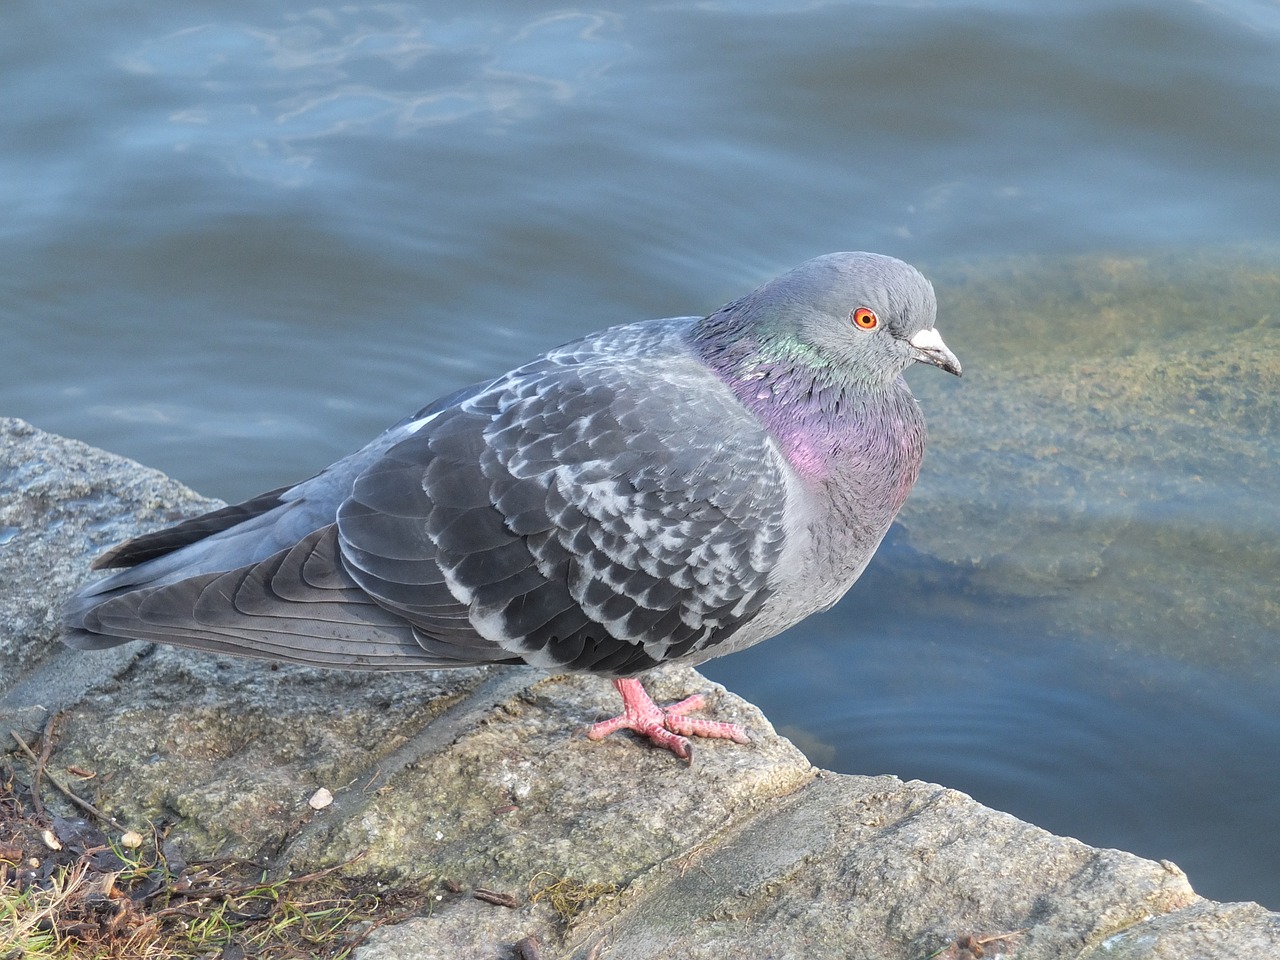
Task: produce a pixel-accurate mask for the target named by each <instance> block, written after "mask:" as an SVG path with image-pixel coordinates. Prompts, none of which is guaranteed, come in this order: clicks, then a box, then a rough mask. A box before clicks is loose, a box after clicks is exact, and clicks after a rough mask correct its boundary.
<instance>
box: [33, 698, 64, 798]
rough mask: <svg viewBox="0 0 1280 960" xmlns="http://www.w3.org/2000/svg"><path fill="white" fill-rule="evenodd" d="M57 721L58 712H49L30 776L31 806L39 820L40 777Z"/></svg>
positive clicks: (51, 746)
mask: <svg viewBox="0 0 1280 960" xmlns="http://www.w3.org/2000/svg"><path fill="white" fill-rule="evenodd" d="M57 722H58V714H56V713H51V714H49V719H48V720H47V721H46V722H45V725H44V733H42V734H40V759H39V760H37V761H36V769H35V773H34V774H32V777H31V806H32V807H34V808H35V811H36V817H37V818H39V819H41V820H43V819H44V802H43V801H42V800H41V799H40V778H41V777H43V776H44V768H45V766H46V765H47V764H48V763H49V754H51V753H52V752H53V725H54V724H55V723H57Z"/></svg>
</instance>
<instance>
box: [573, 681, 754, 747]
mask: <svg viewBox="0 0 1280 960" xmlns="http://www.w3.org/2000/svg"><path fill="white" fill-rule="evenodd" d="M613 686H614V688H615V689H616V690H617V691H618V693H620V694H622V713H620V714H619V715H618V716H616V717H613V718H611V719H609V720H601V721H600V722H599V723H597V724H595V725H594V726H592V727H591V729H590V730H588V731H587V739H588V740H603V739H604V738H605V737H607V736H608V735H609V734H611V733H613V732H614V731H616V730H634V731H635V732H636V733H638V734H640V736H642V737H648V738H649V740H650V741H652V742H653V743H654V744H656V745H657V746H659V747H662V748H663V749H664V750H670V751H671V752H672V753H674V754H675V755H676V756H677V757H679V758H680V759H681V760H688V759H689V757H690V756H691V755H692V753H693V748H692V747H691V746H690V744H689V741H688V740H686V739H685V737H711V738H714V739H717V740H732V741H733V742H734V743H750V741H749V740H748V739H747V734H746V732H745V731H743V729H742V728H741V727H740V726H738V725H737V724H736V723H720V722H718V721H715V720H699V719H696V718H692V717H686V716H685V714H686V713H688V712H689V711H691V710H697V709H698V708H700V707H701V706H702V705H703V704H704V703H705V702H706V701H705V699H704V698H703V696H702V695H701V694H694V695H693V696H692V697H685V698H684V699H683V700H681V701H680V702H679V703H673V704H671V706H669V707H660V706H658V705H657V704H656V703H654V702H653V700H652V699H651V698H650V697H649V694H648V693H646V692H645V689H644V685H643V684H641V683H640V681H639V680H636V679H635V678H634V677H630V678H628V679H625V680H615V681H613ZM682 734H683V736H682Z"/></svg>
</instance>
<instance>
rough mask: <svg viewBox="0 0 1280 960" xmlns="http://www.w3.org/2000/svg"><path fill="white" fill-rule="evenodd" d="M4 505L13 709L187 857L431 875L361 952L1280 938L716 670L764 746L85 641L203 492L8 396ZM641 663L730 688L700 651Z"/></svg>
mask: <svg viewBox="0 0 1280 960" xmlns="http://www.w3.org/2000/svg"><path fill="white" fill-rule="evenodd" d="M0 504H3V506H2V507H0V511H2V512H0V528H4V529H11V530H16V532H15V533H13V535H12V536H9V537H8V539H7V540H4V542H0V575H3V576H4V577H5V578H6V583H7V584H8V589H7V591H6V593H5V594H4V597H3V599H2V600H0V603H3V606H2V607H0V615H2V616H3V619H2V620H0V677H3V685H2V686H0V723H7V724H9V725H10V726H13V727H14V728H15V729H18V728H21V729H25V730H27V731H29V732H35V731H38V730H39V729H41V728H42V727H43V725H44V722H45V719H46V717H47V712H48V710H49V709H63V710H65V711H66V713H65V716H64V718H63V720H62V722H61V724H60V726H59V734H58V739H57V744H56V749H55V753H54V761H55V762H56V763H57V764H59V765H61V766H64V767H65V766H74V767H77V768H85V769H91V770H93V771H94V772H95V773H96V774H97V775H96V776H95V777H94V778H93V779H92V780H90V781H86V782H85V783H84V784H82V785H81V787H80V788H79V789H82V790H92V791H94V792H93V794H92V796H90V797H89V798H88V799H90V800H92V802H94V803H95V804H96V805H98V806H99V807H100V808H102V809H104V810H105V811H107V812H108V813H110V814H112V815H114V816H115V817H116V818H117V819H118V820H119V821H120V823H121V824H122V826H131V827H141V826H142V825H143V824H144V823H145V822H146V821H152V822H163V823H167V824H170V825H171V826H172V833H171V835H170V838H171V840H176V841H178V842H179V843H180V844H181V846H182V847H183V851H184V853H185V854H186V855H188V856H190V857H209V856H214V855H229V854H230V855H236V856H246V857H256V858H258V859H259V860H260V861H261V862H262V863H263V864H264V865H265V866H267V867H268V868H270V869H272V870H274V871H276V872H281V873H282V872H284V871H286V870H295V871H297V870H310V869H315V868H319V867H325V866H332V865H335V864H343V863H346V862H347V861H349V860H350V859H351V858H352V857H354V856H355V855H356V854H362V856H361V858H360V859H359V860H358V861H355V862H353V863H350V864H348V865H347V866H346V867H345V868H344V869H345V870H347V871H348V872H349V873H358V874H360V875H366V876H368V877H370V878H371V879H378V880H381V881H384V882H386V883H391V884H401V885H411V886H415V887H418V888H422V889H429V890H436V891H440V892H439V894H438V901H437V902H436V903H435V904H434V908H433V909H432V911H431V915H430V916H426V917H420V918H418V919H415V920H412V921H409V922H407V923H403V924H400V925H398V926H395V927H383V928H380V929H378V930H376V931H374V933H373V934H372V935H371V936H370V938H369V939H368V940H367V941H366V942H365V944H364V945H363V946H361V947H360V948H359V950H358V952H357V954H356V956H357V957H358V958H359V960H398V958H409V957H413V958H424V960H431V958H437V957H439V958H446V957H447V958H456V957H460V956H493V957H499V956H511V955H514V951H515V950H516V944H518V943H521V942H523V943H525V944H526V946H525V947H522V948H521V949H522V950H525V952H526V953H527V952H528V950H529V949H535V950H538V951H540V953H541V955H542V956H546V957H555V958H561V957H573V958H578V960H586V958H588V957H590V956H597V957H607V958H609V960H617V958H637V960H638V958H658V957H670V956H681V955H682V956H685V957H688V958H691V960H698V958H711V957H715V958H721V957H724V956H726V955H743V956H753V957H789V956H797V957H798V956H803V957H817V958H823V957H832V958H835V957H841V958H843V957H850V956H868V957H876V958H884V960H896V958H901V960H917V958H921V957H928V956H931V955H937V956H939V957H948V958H950V957H960V956H963V955H966V954H967V955H973V954H972V950H971V949H970V947H971V946H974V945H981V944H983V943H986V944H987V945H988V949H987V951H986V952H987V955H988V956H993V955H997V954H1000V953H1003V955H1013V956H1017V957H1018V958H1020V960H1025V958H1059V957H1062V958H1066V957H1090V958H1093V957H1097V958H1101V957H1103V956H1106V957H1125V958H1129V957H1133V958H1141V960H1147V958H1152V960H1166V958H1174V957H1187V958H1190V957H1199V956H1204V955H1209V954H1211V955H1212V956H1214V957H1215V958H1224V957H1237V956H1238V957H1258V956H1265V955H1276V954H1278V953H1280V917H1278V916H1277V915H1276V914H1272V913H1268V912H1267V911H1265V910H1262V908H1260V907H1257V906H1256V905H1251V904H1234V905H1223V904H1214V903H1211V902H1209V901H1205V900H1203V899H1201V898H1200V897H1198V896H1196V894H1195V893H1194V892H1193V891H1192V889H1191V887H1190V886H1189V884H1188V882H1187V879H1186V877H1185V876H1183V874H1182V873H1181V871H1179V870H1178V869H1177V868H1176V867H1174V866H1173V865H1172V864H1158V863H1152V862H1150V861H1147V860H1143V859H1140V858H1138V857H1135V856H1133V855H1130V854H1127V853H1122V852H1119V851H1114V850H1096V849H1093V848H1090V847H1088V846H1085V845H1084V844H1081V843H1079V842H1078V841H1075V840H1070V839H1066V838H1062V837H1056V836H1053V835H1051V834H1049V833H1047V832H1045V831H1043V830H1041V829H1039V828H1037V827H1034V826H1031V825H1029V824H1026V823H1023V822H1021V821H1019V820H1017V819H1015V818H1013V817H1011V816H1009V815H1007V814H1002V813H998V812H996V811H993V810H990V809H988V808H985V807H983V806H981V805H979V804H977V803H976V802H974V801H973V800H971V799H970V798H968V797H966V796H964V795H963V794H960V793H957V792H955V791H952V790H947V789H945V788H943V787H939V786H936V785H933V784H926V783H920V782H910V783H903V782H902V781H900V780H898V779H896V778H893V777H850V776H839V775H835V774H830V773H826V772H823V771H819V770H816V769H815V768H813V767H812V766H810V765H809V763H808V761H806V760H805V758H804V756H803V755H802V754H801V753H800V752H799V751H798V750H796V749H795V747H793V746H792V745H791V744H790V743H789V742H788V741H786V740H784V739H782V738H780V737H777V736H776V735H775V734H774V733H773V731H772V728H771V727H770V726H769V724H768V721H767V720H766V719H765V718H764V717H763V716H762V715H761V714H760V713H759V711H757V710H756V709H755V708H754V707H752V706H751V705H750V704H747V703H745V702H743V701H741V700H740V699H738V698H736V697H734V696H733V695H732V694H729V693H727V692H725V691H723V690H722V689H720V690H717V693H716V696H717V699H718V701H719V702H718V704H717V713H718V714H719V715H722V716H724V717H725V719H730V720H735V721H737V722H740V723H743V724H745V725H746V726H747V727H748V729H749V730H750V731H751V734H752V738H753V743H752V744H751V745H750V746H748V747H742V746H738V745H736V744H733V743H728V742H709V743H700V744H698V746H697V748H696V751H695V755H694V760H693V763H692V765H690V766H685V765H683V764H681V763H679V762H676V761H674V760H673V758H672V757H670V756H669V755H667V754H665V753H662V752H659V751H654V750H648V749H645V748H643V747H642V746H641V745H640V744H638V743H636V742H634V741H632V740H629V739H627V738H624V737H616V738H611V739H609V740H606V741H604V742H601V743H591V742H588V741H587V740H586V739H585V738H583V737H581V736H578V735H577V734H578V733H580V731H581V729H582V728H585V727H586V726H587V725H588V724H589V723H591V722H592V721H594V720H596V719H599V718H600V717H601V716H603V715H605V714H606V713H607V711H608V710H609V708H610V706H611V705H612V704H611V696H612V691H611V688H610V687H609V685H608V684H607V683H604V682H603V681H598V680H594V679H590V678H580V677H548V676H545V675H543V674H541V673H538V672H537V671H533V670H528V669H510V668H507V669H503V668H493V669H489V670H460V671H454V672H448V671H436V672H428V673H422V674H399V675H383V676H379V675H361V674H342V673H325V672H319V671H313V670H307V669H302V668H291V667H279V668H274V669H273V668H272V667H271V666H269V665H266V664H261V663H254V662H247V661H235V660H227V659H222V658H216V657H208V656H200V655H193V654H189V653H184V652H181V651H177V650H172V649H167V648H165V649H154V650H151V649H148V648H146V647H145V646H143V645H130V647H129V648H128V649H125V650H123V651H110V652H108V653H106V654H80V653H74V654H73V653H71V652H70V651H67V650H63V649H62V648H61V647H60V645H59V644H58V643H57V641H56V611H57V608H58V605H59V603H60V602H61V599H62V597H63V596H65V595H66V594H67V593H68V592H70V590H71V589H72V588H73V586H74V585H75V584H76V583H78V582H79V580H80V578H81V577H82V576H84V575H85V572H86V570H87V566H88V562H89V560H90V559H91V557H92V556H93V555H94V554H95V553H96V552H97V551H98V550H100V549H101V548H103V547H105V546H106V545H108V544H109V543H112V542H115V541H117V540H119V539H122V538H123V537H126V536H129V535H131V534H133V533H135V532H140V531H141V529H143V528H144V527H153V526H158V525H160V524H162V523H166V522H169V521H171V520H172V519H174V518H175V517H176V516H178V515H182V514H187V513H192V512H195V511H197V510H200V509H204V508H206V507H207V506H208V505H209V501H204V500H202V499H201V498H199V497H198V496H196V495H195V494H193V493H191V491H189V490H186V489H185V488H183V487H181V486H180V485H178V484H175V483H173V482H172V481H170V480H168V479H166V478H164V477H163V476H161V475H159V474H157V473H155V472H154V471H150V470H147V469H145V468H143V467H139V466H138V465H136V464H133V463H130V462H129V461H125V460H122V459H120V458H116V457H111V456H109V455H107V454H104V453H102V452H100V451H95V450H92V449H90V448H88V447H86V446H84V445H83V444H80V443H77V442H75V441H70V440H63V439H60V438H57V437H53V436H50V435H48V434H43V433H40V432H39V431H36V430H34V429H33V428H32V427H30V426H29V425H27V424H24V423H22V422H20V421H14V420H6V421H0ZM0 539H3V538H0ZM651 688H652V690H653V692H654V694H655V696H657V697H659V698H671V699H674V698H676V697H679V696H682V695H683V694H685V693H688V692H690V691H692V690H695V689H708V688H710V689H716V688H715V686H714V685H713V684H710V683H708V682H707V681H706V680H705V679H703V678H702V677H700V676H698V675H697V674H696V673H695V672H694V671H692V670H688V669H680V668H676V669H670V670H667V671H664V672H662V673H661V674H660V675H659V676H658V677H656V678H655V680H654V682H653V683H652V684H651ZM0 729H7V727H0ZM318 783H324V784H328V785H330V786H331V793H332V796H333V801H332V803H331V804H329V805H327V806H325V807H323V808H322V809H315V808H314V807H313V806H312V805H311V804H309V802H308V801H309V798H312V797H313V796H314V794H315V792H316V787H315V785H316V784H318ZM473 894H478V895H479V896H480V897H481V899H477V897H476V896H474V895H473ZM527 938H533V939H532V940H530V939H527ZM532 942H537V943H540V946H539V947H533V948H530V947H528V944H529V943H532ZM1209 945H1211V946H1209ZM597 947H599V948H600V949H598V950H597V949H596V948H597ZM993 948H994V949H993ZM593 950H594V951H596V952H595V953H593ZM1206 950H1207V951H1208V953H1206Z"/></svg>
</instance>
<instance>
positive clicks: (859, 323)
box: [849, 307, 880, 330]
mask: <svg viewBox="0 0 1280 960" xmlns="http://www.w3.org/2000/svg"><path fill="white" fill-rule="evenodd" d="M849 317H850V319H852V320H853V325H854V326H855V327H857V328H859V329H860V330H874V329H875V328H876V325H877V324H878V323H880V318H879V317H877V316H876V312H875V311H874V310H872V309H870V308H868V307H859V308H858V309H857V310H855V311H853V313H851V314H849Z"/></svg>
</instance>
